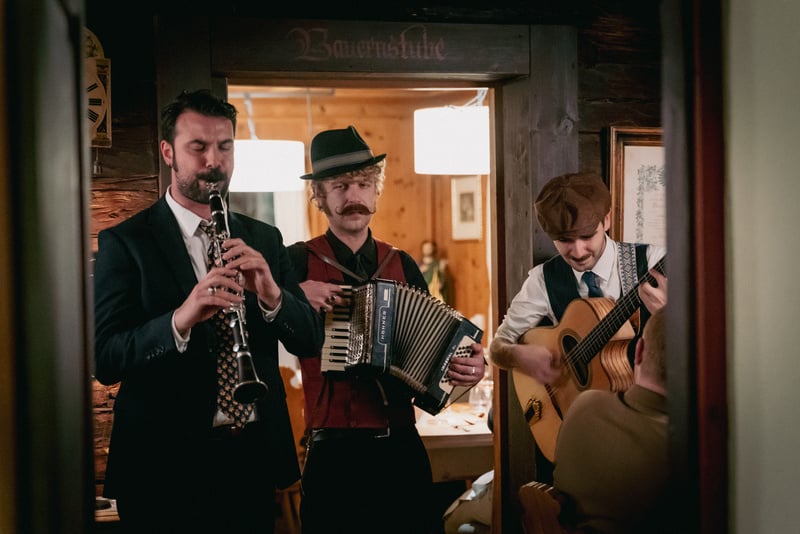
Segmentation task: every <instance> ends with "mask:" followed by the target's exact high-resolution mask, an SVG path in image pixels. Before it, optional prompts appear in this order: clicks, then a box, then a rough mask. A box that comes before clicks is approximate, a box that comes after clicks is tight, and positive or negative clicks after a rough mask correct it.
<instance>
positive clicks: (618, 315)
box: [569, 257, 666, 363]
mask: <svg viewBox="0 0 800 534" xmlns="http://www.w3.org/2000/svg"><path fill="white" fill-rule="evenodd" d="M665 259H666V257H663V258H661V259H660V260H658V262H656V264H655V265H654V266H653V269H655V270H657V271H658V272H659V273H661V274H664V260H665ZM654 281H655V278H653V275H652V274H651V273H650V270H649V269H648V271H647V272H646V273H645V275H644V276H642V278H641V279H640V280H639V282H637V284H636V286H634V287H633V289H631V290H630V291H628V292H627V293H626V294H625V295H624V296H623V297H622V298H621V299H619V300H618V301H617V302H616V304H615V305H614V308H612V310H611V311H610V312H608V313H607V314H606V315H605V317H603V319H601V320H600V322H598V323H597V325H595V327H594V328H593V329H592V331H591V332H589V334H588V335H587V336H586V337H585V338H583V340H581V342H580V343H579V344H578V345H576V346H575V347H574V348H573V350H572V351H570V355H569V357H570V358H573V359H576V360H581V361H582V362H583V363H589V361H591V359H592V358H594V357H595V355H596V354H597V353H599V352H600V351H601V350H602V348H603V347H605V346H606V344H607V343H608V341H609V340H610V339H611V338H612V337H613V336H614V334H615V333H617V331H618V330H619V329H620V328H622V325H624V324H625V321H627V320H628V319H630V317H631V315H633V313H634V312H635V311H636V310H637V309H638V308H639V306H640V305H641V303H642V300H641V299H640V298H639V286H641V285H642V284H644V283H648V284H649V283H651V282H654Z"/></svg>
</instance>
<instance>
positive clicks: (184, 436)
mask: <svg viewBox="0 0 800 534" xmlns="http://www.w3.org/2000/svg"><path fill="white" fill-rule="evenodd" d="M229 227H230V232H231V235H232V236H233V237H241V238H242V239H243V240H244V241H245V242H246V243H247V244H248V245H250V246H251V247H253V248H254V249H256V250H258V251H259V252H261V253H262V254H263V255H264V258H265V259H266V260H267V262H268V263H269V266H270V269H271V271H272V275H273V277H274V278H275V280H276V282H277V283H278V284H279V285H280V286H281V288H282V294H283V297H282V298H283V304H282V307H281V309H280V311H279V313H278V314H277V317H276V318H275V320H274V321H273V322H271V323H267V322H265V321H264V319H263V317H262V315H261V312H260V309H259V307H258V303H257V298H256V296H255V295H254V294H252V293H249V292H248V293H247V294H246V323H247V325H246V326H247V332H248V334H249V336H248V341H249V348H250V352H251V354H252V357H253V362H254V366H255V369H256V373H257V374H258V377H259V378H260V379H261V380H262V381H263V382H265V383H266V384H267V387H268V394H267V396H266V398H265V399H264V400H263V401H259V402H258V404H257V407H256V408H257V413H258V415H259V420H260V421H261V422H262V423H263V426H264V427H265V428H266V429H268V431H267V432H264V436H263V443H262V444H260V445H259V447H258V448H257V450H254V451H251V452H253V456H254V457H253V458H241V459H240V460H241V468H242V469H251V470H253V471H254V472H253V476H254V477H255V476H262V477H263V479H264V480H265V481H274V482H275V483H276V484H277V485H278V486H279V487H285V486H288V485H290V484H291V483H293V482H294V481H295V480H297V479H298V478H299V476H300V472H299V467H298V463H297V456H296V448H295V444H294V440H293V437H292V429H291V425H290V422H289V416H288V411H287V407H286V398H285V391H284V387H283V382H282V380H281V375H280V372H279V365H278V340H280V341H281V342H282V343H283V344H284V346H285V347H286V349H287V350H289V351H290V352H292V353H294V354H298V355H303V354H317V353H318V352H319V350H320V347H321V346H322V342H323V335H324V334H323V326H322V320H321V318H320V316H319V314H317V313H316V312H315V311H314V310H313V309H312V308H311V306H310V304H309V303H308V300H307V299H306V298H305V295H304V294H303V292H302V290H301V289H300V286H299V285H298V282H297V279H296V277H295V274H294V270H293V269H292V265H291V263H290V261H289V257H288V255H287V252H286V249H285V247H284V245H283V242H282V236H281V234H280V232H279V231H278V229H277V228H275V227H273V226H270V225H268V224H266V223H263V222H260V221H257V220H255V219H252V218H250V217H246V216H244V215H239V214H233V213H231V214H229ZM98 242H99V248H98V253H97V257H96V261H95V270H94V292H95V295H94V298H95V377H96V378H97V379H98V380H99V381H100V382H101V383H103V384H106V385H111V384H115V383H117V382H120V381H121V385H120V388H119V393H118V396H117V399H116V401H115V403H114V424H113V430H112V434H111V443H110V450H109V458H108V464H107V468H106V480H105V495H106V496H108V497H116V496H118V495H120V494H124V493H125V492H127V491H142V489H143V485H147V484H148V482H147V481H148V477H155V479H152V478H151V479H149V480H151V482H149V483H150V484H155V483H156V481H158V480H159V479H162V480H161V482H162V483H163V479H164V478H165V477H168V478H169V480H170V484H174V483H175V482H174V480H175V478H174V477H173V476H172V475H176V476H181V474H182V473H183V474H189V473H196V472H197V470H200V471H202V470H204V469H207V468H208V466H202V465H193V463H194V462H197V461H199V458H197V457H195V456H194V455H193V454H192V452H193V451H195V450H198V447H197V445H198V444H199V443H201V442H202V441H203V440H206V439H208V435H209V432H210V429H211V427H212V420H213V416H214V412H215V409H216V408H215V402H216V391H217V385H216V354H214V353H213V351H212V350H211V349H210V347H211V344H210V339H211V336H212V335H213V334H212V329H211V321H207V322H206V323H203V324H198V325H195V327H194V328H192V331H191V335H190V340H189V345H188V348H187V350H186V351H185V352H184V353H179V352H178V350H177V348H176V346H175V342H174V339H173V336H172V329H171V319H172V314H173V312H174V310H175V309H176V308H177V307H178V306H179V305H180V304H181V303H182V302H183V301H184V300H185V299H186V297H187V296H188V294H189V293H190V292H191V290H192V288H193V286H194V285H195V284H196V283H197V279H196V276H195V274H194V271H193V270H192V265H191V261H190V259H189V254H188V253H187V251H186V247H185V245H184V242H183V239H182V237H181V234H180V229H179V226H178V223H177V221H176V220H175V217H174V215H173V214H172V211H171V210H170V209H169V206H168V205H167V202H166V200H165V199H164V198H163V197H162V198H161V199H159V200H158V201H157V202H156V203H155V204H153V205H152V206H151V207H149V208H147V209H145V210H143V211H142V212H140V213H138V214H136V215H134V216H133V217H131V218H130V219H128V220H127V221H125V222H122V223H120V224H119V225H117V226H115V227H113V228H109V229H107V230H104V231H102V232H100V234H99V239H98ZM164 469H166V470H167V472H166V473H165V472H158V471H159V470H164ZM259 471H261V472H259ZM189 480H191V477H189ZM189 480H187V481H186V484H190V483H191V482H189ZM178 484H180V482H178ZM172 491H176V492H177V491H181V488H180V487H175V488H173V490H172Z"/></svg>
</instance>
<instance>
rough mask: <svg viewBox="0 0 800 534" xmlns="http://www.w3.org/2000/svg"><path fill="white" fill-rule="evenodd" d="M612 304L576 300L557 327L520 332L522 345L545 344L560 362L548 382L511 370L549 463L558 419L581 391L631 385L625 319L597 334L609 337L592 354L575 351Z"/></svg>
mask: <svg viewBox="0 0 800 534" xmlns="http://www.w3.org/2000/svg"><path fill="white" fill-rule="evenodd" d="M613 308H614V302H613V301H611V300H610V299H607V298H582V299H576V300H574V301H572V302H570V304H569V305H568V306H567V308H566V310H565V311H564V316H563V317H562V319H561V322H559V323H558V325H556V326H542V327H535V328H532V329H530V330H528V331H527V332H526V333H525V334H523V336H522V339H521V343H523V344H526V345H530V344H536V345H543V346H545V347H547V348H548V349H549V350H550V352H551V353H553V354H554V355H555V356H556V358H558V359H559V360H560V361H561V365H562V373H561V376H560V377H559V378H558V379H556V381H554V382H553V383H552V384H550V385H545V384H541V383H540V382H538V381H537V380H536V379H535V378H532V377H530V376H528V375H525V374H523V373H521V372H519V371H516V370H514V371H513V374H512V376H513V380H514V389H515V390H516V392H517V397H518V399H519V402H520V405H521V406H522V409H523V412H524V414H525V419H526V420H527V422H528V425H529V426H530V428H531V432H532V433H533V437H534V439H535V440H536V445H537V446H538V447H539V450H540V451H541V452H542V454H543V455H544V456H545V457H546V458H547V459H548V460H550V461H551V462H552V461H553V460H554V458H555V448H556V438H557V437H558V431H559V430H560V428H561V421H562V420H563V418H564V414H565V413H566V412H567V410H568V409H569V407H570V406H571V405H572V403H573V401H574V400H575V397H576V396H577V395H578V394H579V393H580V392H581V391H584V390H586V389H602V390H606V391H622V390H624V389H627V388H628V387H629V386H630V385H631V384H632V383H633V371H632V370H631V366H630V363H629V362H628V343H629V342H630V340H631V339H633V337H634V335H635V332H634V330H633V327H632V326H631V324H630V322H629V321H627V320H626V321H625V322H624V323H623V324H622V326H621V327H620V328H619V329H617V330H616V331H615V332H605V333H602V336H601V339H602V340H603V341H605V339H606V338H608V341H605V344H604V345H603V346H602V348H601V349H600V352H599V354H597V357H595V354H588V353H585V354H580V352H581V351H580V349H581V348H582V347H585V346H586V345H587V343H586V342H587V341H592V337H593V336H595V337H597V335H598V333H597V330H598V328H596V327H598V323H602V319H603V317H605V316H606V314H608V313H609V312H610V311H611V310H612V309H613ZM600 326H602V325H600ZM600 330H602V328H600ZM579 345H581V346H580V347H579ZM576 347H577V349H578V350H576Z"/></svg>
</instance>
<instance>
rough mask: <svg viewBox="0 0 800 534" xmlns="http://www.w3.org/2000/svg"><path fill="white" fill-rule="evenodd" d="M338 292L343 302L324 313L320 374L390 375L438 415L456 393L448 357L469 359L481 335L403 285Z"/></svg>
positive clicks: (379, 283) (380, 283) (382, 283)
mask: <svg viewBox="0 0 800 534" xmlns="http://www.w3.org/2000/svg"><path fill="white" fill-rule="evenodd" d="M342 291H343V293H342V297H343V298H342V304H341V305H339V306H334V308H333V310H332V311H330V312H328V313H327V314H326V315H325V341H324V343H323V345H322V363H321V370H322V372H331V371H341V372H347V371H351V370H363V369H365V368H366V369H369V370H371V371H374V372H376V373H389V374H391V375H392V376H395V377H396V378H398V379H399V380H401V381H402V382H403V383H404V384H406V385H407V386H408V387H409V388H410V389H411V390H412V393H413V395H414V405H415V406H417V407H419V408H421V409H422V410H425V411H426V412H428V413H430V414H432V415H436V414H437V413H439V412H440V411H441V410H442V409H443V408H444V407H445V405H446V404H447V401H448V399H449V398H450V396H451V395H452V394H453V391H454V386H453V385H452V384H450V383H449V380H448V378H447V370H448V367H449V365H450V360H451V358H454V357H461V356H469V355H470V354H471V346H472V344H473V343H480V342H481V338H482V337H483V331H482V330H481V329H480V328H478V327H477V326H475V325H474V324H473V323H472V322H470V321H469V320H467V319H465V318H464V317H463V316H462V315H461V314H460V313H458V312H457V311H456V310H454V309H453V308H451V307H450V306H448V305H447V304H445V303H444V302H442V301H441V300H439V299H437V298H436V297H433V296H432V295H430V294H428V293H426V292H424V291H420V290H419V289H416V288H413V287H411V286H408V285H406V284H404V283H402V282H396V281H392V280H383V279H376V280H371V281H368V282H366V283H364V284H362V285H358V286H342Z"/></svg>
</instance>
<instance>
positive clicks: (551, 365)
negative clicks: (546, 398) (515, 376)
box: [511, 343, 562, 384]
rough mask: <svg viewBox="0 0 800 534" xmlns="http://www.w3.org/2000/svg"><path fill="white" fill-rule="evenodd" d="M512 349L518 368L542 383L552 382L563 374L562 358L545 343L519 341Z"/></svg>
mask: <svg viewBox="0 0 800 534" xmlns="http://www.w3.org/2000/svg"><path fill="white" fill-rule="evenodd" d="M511 350H512V351H514V353H515V354H514V361H515V362H516V363H517V365H516V367H517V369H518V370H519V371H521V372H522V373H524V374H526V375H528V376H532V377H533V378H535V379H536V380H538V381H539V382H541V383H542V384H552V383H553V382H555V381H556V380H557V379H558V377H560V376H561V371H562V368H561V358H560V357H559V356H558V355H556V354H553V353H552V352H551V351H550V349H548V348H547V347H545V346H544V345H535V344H530V345H525V344H521V343H519V344H515V345H512V348H511Z"/></svg>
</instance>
